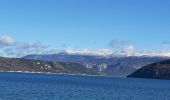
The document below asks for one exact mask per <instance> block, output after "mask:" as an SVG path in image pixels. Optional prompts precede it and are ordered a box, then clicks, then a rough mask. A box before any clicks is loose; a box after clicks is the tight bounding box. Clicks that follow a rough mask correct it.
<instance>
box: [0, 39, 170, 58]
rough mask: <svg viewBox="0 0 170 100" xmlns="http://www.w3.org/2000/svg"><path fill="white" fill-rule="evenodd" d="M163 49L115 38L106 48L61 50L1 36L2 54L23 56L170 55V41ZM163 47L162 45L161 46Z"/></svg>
mask: <svg viewBox="0 0 170 100" xmlns="http://www.w3.org/2000/svg"><path fill="white" fill-rule="evenodd" d="M162 45H163V49H159V50H154V51H140V50H138V49H137V48H136V46H135V45H133V44H132V43H130V42H129V41H121V40H117V39H113V40H112V41H111V42H109V43H108V46H107V47H106V48H100V49H97V50H92V49H77V48H72V47H65V48H63V50H59V49H58V48H60V47H52V46H47V45H44V44H42V43H41V42H21V41H15V40H14V39H13V38H12V37H10V36H0V48H1V49H0V56H8V57H21V56H24V55H28V54H53V53H59V52H67V53H69V54H87V55H101V56H108V55H112V56H143V55H146V56H170V49H167V48H170V43H169V42H167V41H166V42H162ZM161 48H162V47H161ZM165 48H166V49H165Z"/></svg>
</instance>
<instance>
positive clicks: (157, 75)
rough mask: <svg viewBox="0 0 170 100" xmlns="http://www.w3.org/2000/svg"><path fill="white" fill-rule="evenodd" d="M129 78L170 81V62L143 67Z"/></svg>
mask: <svg viewBox="0 0 170 100" xmlns="http://www.w3.org/2000/svg"><path fill="white" fill-rule="evenodd" d="M127 77H133V78H151V79H170V60H165V61H161V62H157V63H153V64H150V65H147V66H144V67H142V68H141V69H139V70H137V71H135V72H134V73H132V74H130V75H128V76H127Z"/></svg>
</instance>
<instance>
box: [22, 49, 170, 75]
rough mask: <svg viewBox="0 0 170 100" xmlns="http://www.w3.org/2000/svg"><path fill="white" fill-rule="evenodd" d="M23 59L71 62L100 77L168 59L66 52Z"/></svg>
mask: <svg viewBox="0 0 170 100" xmlns="http://www.w3.org/2000/svg"><path fill="white" fill-rule="evenodd" d="M23 58H25V59H35V60H43V61H52V62H71V63H78V64H80V65H82V66H85V67H86V68H87V69H89V70H91V71H94V72H96V73H99V74H101V75H110V76H127V75H129V74H131V73H133V72H134V71H136V70H138V69H140V68H141V67H143V66H146V65H148V64H151V63H154V62H158V61H162V60H166V59H168V57H151V56H112V55H109V56H99V55H83V54H69V53H66V52H62V53H58V54H47V55H37V54H32V55H27V56H24V57H23Z"/></svg>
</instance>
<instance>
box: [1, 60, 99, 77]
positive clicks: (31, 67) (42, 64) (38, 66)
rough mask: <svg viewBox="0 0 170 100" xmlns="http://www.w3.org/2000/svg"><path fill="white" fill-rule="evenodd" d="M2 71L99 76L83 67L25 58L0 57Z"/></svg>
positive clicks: (74, 64)
mask: <svg viewBox="0 0 170 100" xmlns="http://www.w3.org/2000/svg"><path fill="white" fill-rule="evenodd" d="M0 71H29V72H51V73H68V74H90V75H91V74H97V73H95V72H93V71H91V70H89V69H87V68H85V67H84V66H83V65H81V64H78V63H70V62H49V61H41V60H31V59H23V58H4V57H0Z"/></svg>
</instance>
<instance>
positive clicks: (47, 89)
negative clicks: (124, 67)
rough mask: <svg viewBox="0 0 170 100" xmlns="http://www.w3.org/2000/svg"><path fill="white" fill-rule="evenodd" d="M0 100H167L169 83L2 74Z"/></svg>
mask: <svg viewBox="0 0 170 100" xmlns="http://www.w3.org/2000/svg"><path fill="white" fill-rule="evenodd" d="M0 100H170V81H169V80H151V79H132V78H118V77H117V78H116V77H104V76H81V75H60V74H33V73H8V72H1V73H0Z"/></svg>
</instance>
